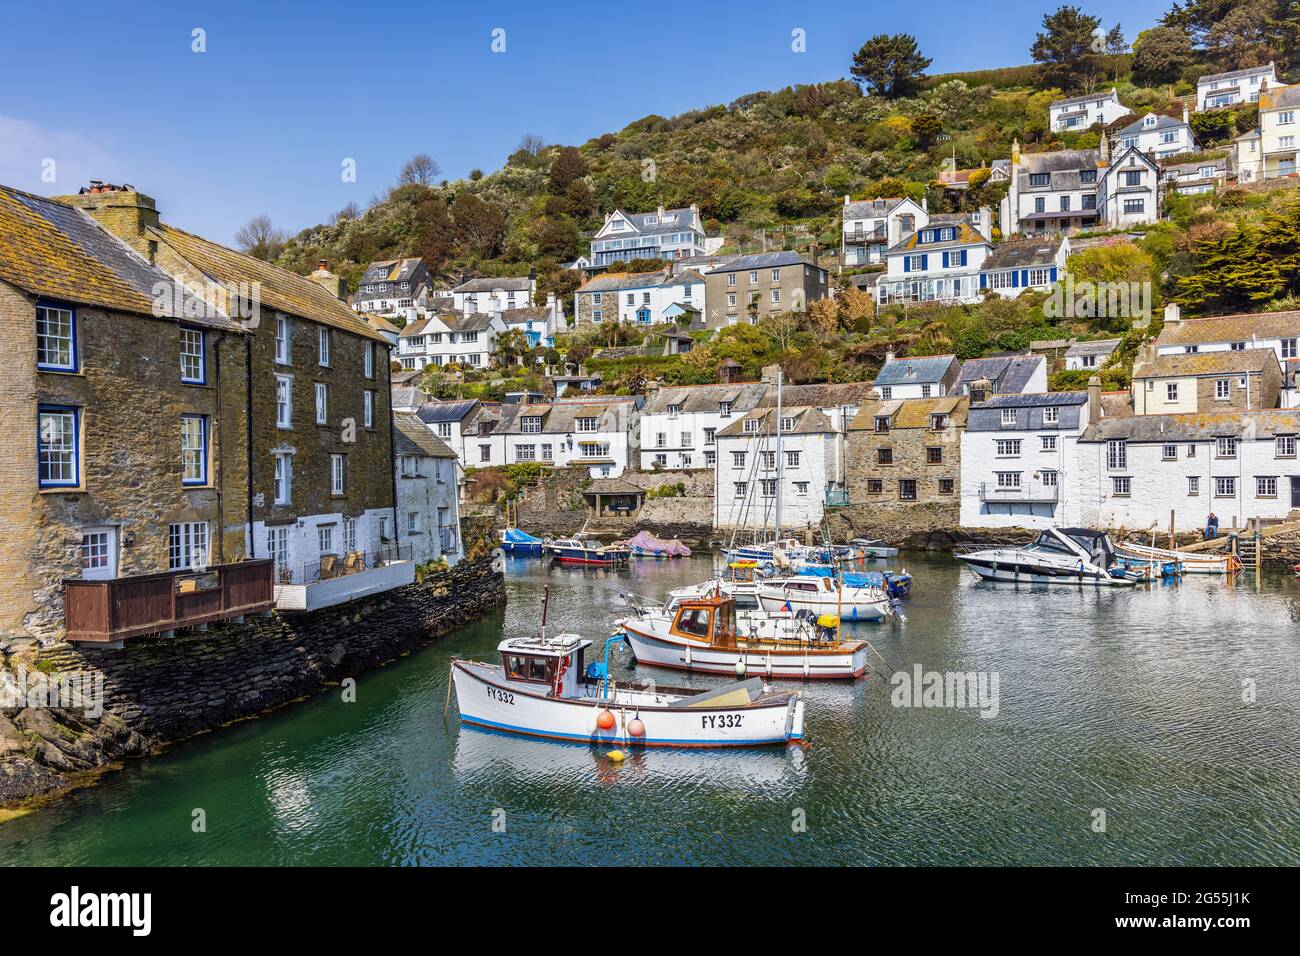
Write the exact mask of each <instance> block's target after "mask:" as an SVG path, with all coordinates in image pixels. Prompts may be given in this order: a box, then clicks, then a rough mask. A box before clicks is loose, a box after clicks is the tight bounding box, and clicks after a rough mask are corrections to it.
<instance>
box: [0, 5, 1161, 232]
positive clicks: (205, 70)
mask: <svg viewBox="0 0 1300 956" xmlns="http://www.w3.org/2000/svg"><path fill="white" fill-rule="evenodd" d="M1057 5H1058V0H1032V2H1024V0H1010V2H999V3H996V4H994V3H986V4H974V3H970V2H969V0H963V2H956V0H929V2H928V3H924V4H921V3H916V4H903V3H889V4H882V3H864V2H861V0H859V2H839V0H821V2H818V3H812V4H807V7H808V9H799V7H800V6H802V5H800V4H794V3H788V2H786V3H777V2H770V0H750V2H745V3H732V2H695V3H684V4H662V5H655V4H621V3H610V4H582V5H578V4H572V3H566V4H560V3H547V4H543V3H540V2H537V3H516V2H500V0H496V2H492V3H486V2H483V0H477V2H455V3H436V4H421V3H418V2H417V3H397V4H393V3H378V4H370V5H367V4H358V3H341V2H333V0H316V2H313V3H310V4H307V3H303V4H298V3H269V2H258V3H252V2H244V0H229V2H221V3H217V2H213V0H208V2H201V3H200V2H179V0H172V2H166V3H163V2H158V3H155V2H151V0H138V2H128V3H119V4H118V5H117V8H116V9H115V8H114V7H113V6H112V5H109V4H104V3H102V2H101V3H96V4H90V3H86V4H81V3H75V4H59V5H57V8H56V5H55V4H53V3H50V2H49V0H46V2H26V3H23V4H21V5H11V6H10V7H9V9H7V10H6V12H5V14H4V25H5V26H4V30H3V32H0V182H3V183H5V184H7V185H10V186H16V187H18V188H22V189H28V190H31V191H33V192H39V193H45V194H54V193H61V192H75V190H76V188H77V187H78V186H80V185H82V184H84V182H85V181H86V180H87V179H90V178H96V179H107V180H111V181H114V182H129V183H132V184H134V185H135V186H136V187H137V188H138V189H140V190H142V191H144V192H147V193H149V194H151V195H153V196H154V197H155V198H156V199H157V200H158V205H159V208H160V209H161V210H162V212H163V215H164V217H165V218H166V219H168V220H169V221H170V222H172V223H173V224H175V225H178V226H181V227H182V228H186V229H190V230H192V231H195V232H199V233H202V234H204V235H207V236H209V237H211V238H213V239H216V240H218V241H221V242H230V241H231V239H232V237H233V235H234V232H235V230H236V229H237V228H238V226H239V225H240V224H241V223H242V222H244V221H245V220H247V219H248V218H249V217H250V216H253V215H256V214H258V213H266V214H268V215H270V216H271V218H272V220H273V222H275V224H276V225H277V226H280V227H281V228H284V229H287V230H289V231H297V230H298V229H301V228H304V227H306V226H309V225H313V224H316V223H318V222H322V221H325V220H326V219H328V217H329V216H330V215H331V214H332V213H333V212H334V211H335V210H337V209H340V208H342V207H343V206H344V205H346V204H347V203H348V202H350V201H355V202H357V203H358V204H360V205H362V206H364V205H366V203H367V202H368V201H369V200H370V198H371V197H372V196H374V195H376V194H378V193H381V192H382V191H383V190H384V189H385V188H387V187H388V186H389V185H391V184H392V182H393V181H394V179H395V177H396V175H397V171H398V170H399V169H400V168H401V165H402V163H404V162H405V161H406V160H407V159H408V158H409V157H410V156H411V155H413V154H415V153H417V152H426V153H429V154H430V155H431V156H433V157H434V158H435V159H436V160H437V161H438V163H439V164H440V165H441V166H442V169H443V175H444V176H445V177H447V178H452V179H454V178H458V177H461V176H464V175H465V174H467V173H468V172H469V171H470V170H471V169H474V168H480V169H483V170H484V171H491V170H493V169H496V168H498V167H500V166H501V164H502V163H503V162H504V160H505V157H506V156H507V155H508V154H509V153H510V152H511V151H512V150H513V149H514V148H515V147H516V146H517V145H518V143H519V139H520V137H521V136H522V135H523V134H524V133H526V132H529V133H535V134H537V135H539V136H541V137H542V138H543V139H544V140H545V141H546V142H548V143H573V144H577V143H581V142H583V141H584V140H586V139H588V138H589V137H591V136H594V135H598V134H600V133H603V132H608V131H615V130H618V129H621V128H622V127H623V126H624V125H626V124H627V123H628V122H630V121H632V120H635V119H638V118H639V117H642V116H644V115H646V114H648V113H659V114H661V115H665V116H669V115H672V114H675V113H680V112H682V111H684V110H689V109H694V108H697V107H701V106H706V105H709V104H713V103H726V102H730V101H731V100H733V99H735V98H736V97H737V96H739V95H741V94H743V93H749V92H753V91H756V90H767V89H777V88H779V87H782V86H788V85H790V84H793V83H812V82H820V81H825V80H831V79H836V78H838V77H843V76H847V74H848V67H849V63H850V60H851V57H852V54H853V52H854V51H855V50H856V49H857V48H858V47H859V46H860V45H861V44H862V43H863V42H864V41H865V40H866V39H867V38H868V37H870V36H871V35H872V34H875V33H895V32H907V33H912V34H914V35H916V36H917V38H918V40H919V42H920V45H921V48H922V50H923V51H924V52H925V54H926V55H927V56H930V57H932V58H933V60H934V64H933V66H932V67H931V71H932V72H940V71H943V72H947V71H952V70H969V69H980V68H985V67H995V66H1007V65H1014V64H1019V63H1027V62H1029V61H1030V58H1029V53H1028V50H1029V45H1030V43H1032V41H1033V37H1034V34H1035V33H1036V32H1037V30H1038V29H1039V26H1040V23H1041V19H1042V15H1043V13H1044V12H1046V11H1047V10H1049V9H1054V8H1055V7H1056V6H1057ZM1084 6H1085V9H1086V10H1087V11H1088V12H1090V13H1092V14H1094V15H1098V16H1101V17H1102V19H1103V22H1104V24H1105V26H1107V27H1109V26H1111V25H1113V24H1114V23H1115V22H1116V21H1118V22H1120V23H1122V24H1123V27H1124V31H1125V34H1126V36H1128V37H1129V38H1130V39H1132V37H1133V36H1135V35H1136V34H1137V32H1138V31H1139V30H1142V29H1146V28H1147V27H1150V26H1151V25H1152V24H1153V23H1154V22H1155V21H1156V19H1157V18H1158V17H1159V16H1160V15H1161V14H1162V13H1163V12H1164V11H1165V10H1166V9H1167V8H1168V6H1169V2H1168V0H1102V2H1086V3H1085V4H1084ZM196 28H198V29H202V30H204V31H205V33H206V44H207V51H206V52H204V53H195V52H193V51H192V49H191V46H192V44H193V40H192V32H193V31H194V30H195V29H196ZM498 29H499V30H504V31H505V32H504V41H505V51H504V52H501V53H494V52H493V51H492V43H493V31H494V30H498ZM795 29H802V30H804V31H805V36H806V38H807V40H806V43H807V49H806V52H803V53H795V52H793V51H792V49H791V34H792V31H793V30H795ZM50 36H53V37H55V38H57V41H58V42H57V44H56V45H55V47H54V48H52V47H51V45H50V44H49V43H46V42H37V41H36V38H39V37H50ZM48 159H53V160H55V166H54V174H55V175H56V177H57V179H56V181H55V182H53V183H50V182H47V181H43V180H42V169H43V168H48V167H43V165H42V164H43V162H44V161H45V160H48ZM345 159H353V160H355V161H356V168H357V181H356V182H355V183H345V182H343V181H342V177H341V175H340V169H341V163H342V162H343V161H344V160H345Z"/></svg>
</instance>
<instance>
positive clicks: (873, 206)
mask: <svg viewBox="0 0 1300 956" xmlns="http://www.w3.org/2000/svg"><path fill="white" fill-rule="evenodd" d="M902 202H903V199H901V198H899V199H863V200H859V201H857V202H847V203H845V204H844V218H845V219H881V218H883V217H884V216H887V215H889V214H890V213H891V212H893V211H894V209H895V208H897V207H898V205H899V204H900V203H902Z"/></svg>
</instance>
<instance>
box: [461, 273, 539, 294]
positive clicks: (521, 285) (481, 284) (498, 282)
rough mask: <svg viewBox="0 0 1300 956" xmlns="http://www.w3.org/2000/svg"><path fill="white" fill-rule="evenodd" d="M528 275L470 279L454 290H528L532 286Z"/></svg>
mask: <svg viewBox="0 0 1300 956" xmlns="http://www.w3.org/2000/svg"><path fill="white" fill-rule="evenodd" d="M530 281H531V280H529V279H528V277H527V276H524V277H523V278H511V277H504V276H503V277H499V278H485V279H470V280H469V281H468V282H462V283H461V284H460V285H458V286H456V288H454V289H452V290H451V291H452V292H492V291H493V290H495V289H501V290H503V291H505V292H527V291H529V290H530V289H531V288H532V286H531V284H530Z"/></svg>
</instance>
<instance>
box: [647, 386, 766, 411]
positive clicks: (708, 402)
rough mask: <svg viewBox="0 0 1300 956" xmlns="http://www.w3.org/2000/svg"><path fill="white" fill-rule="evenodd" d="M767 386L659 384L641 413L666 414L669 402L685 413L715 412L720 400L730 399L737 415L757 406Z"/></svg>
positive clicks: (726, 400)
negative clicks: (667, 385) (665, 385)
mask: <svg viewBox="0 0 1300 956" xmlns="http://www.w3.org/2000/svg"><path fill="white" fill-rule="evenodd" d="M767 388H768V386H767V385H765V384H763V383H762V382H734V383H731V384H723V385H680V386H676V387H673V388H661V389H659V390H658V391H657V392H655V393H654V395H652V396H651V397H650V398H649V399H647V400H646V403H645V407H644V408H642V409H641V414H643V415H663V414H667V412H668V406H669V405H680V406H681V410H682V412H684V413H685V412H716V411H717V410H718V403H719V402H731V408H732V414H734V415H740V414H744V413H745V412H748V411H750V410H751V409H754V408H757V407H758V406H759V404H761V403H762V401H763V396H764V395H765V394H766V392H767Z"/></svg>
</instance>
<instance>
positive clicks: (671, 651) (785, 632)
mask: <svg viewBox="0 0 1300 956" xmlns="http://www.w3.org/2000/svg"><path fill="white" fill-rule="evenodd" d="M618 625H619V626H620V627H621V628H622V634H623V636H624V637H625V638H626V640H627V643H628V646H629V647H631V648H632V653H633V654H634V655H635V657H636V659H637V662H638V663H640V664H653V665H655V666H658V667H671V668H674V669H676V670H688V671H702V672H703V673H706V674H735V675H738V676H744V675H745V674H761V675H763V676H765V677H793V678H796V679H799V680H807V679H812V678H840V679H853V678H856V677H861V676H862V674H863V673H864V672H865V671H866V668H867V653H868V651H869V649H870V648H869V645H868V644H867V642H866V641H855V640H841V639H840V637H839V634H838V627H837V626H836V622H835V620H834V619H833V618H823V619H821V620H819V619H818V618H817V617H816V615H814V614H811V613H809V612H806V611H805V612H798V613H795V614H791V615H778V614H753V615H751V616H749V617H747V618H738V617H737V614H736V602H735V601H734V600H733V599H732V598H730V597H727V596H726V595H725V594H723V595H716V596H709V597H700V598H693V599H684V600H682V601H681V602H680V603H679V604H678V605H677V607H675V608H673V609H668V608H660V609H656V610H651V611H642V612H641V613H639V614H637V615H635V616H633V617H629V618H626V619H624V620H622V621H619V622H618Z"/></svg>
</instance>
